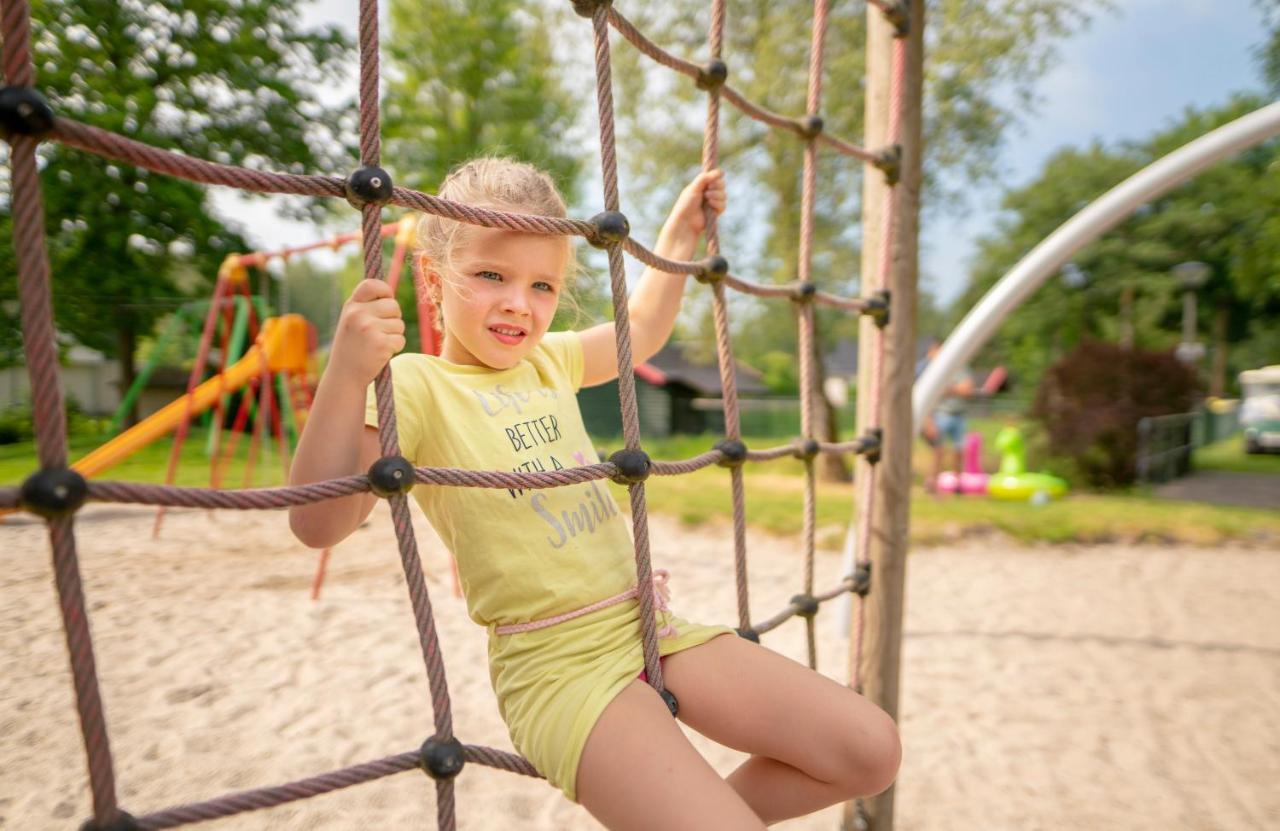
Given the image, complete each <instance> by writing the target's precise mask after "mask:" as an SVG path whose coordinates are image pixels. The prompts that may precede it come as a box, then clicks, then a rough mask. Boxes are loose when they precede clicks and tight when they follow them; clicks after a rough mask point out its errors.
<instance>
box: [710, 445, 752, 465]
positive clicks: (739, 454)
mask: <svg viewBox="0 0 1280 831" xmlns="http://www.w3.org/2000/svg"><path fill="white" fill-rule="evenodd" d="M715 449H716V450H719V451H720V452H721V453H723V454H724V458H723V459H721V460H720V461H718V462H716V464H718V465H720V467H742V463H743V462H745V461H746V460H747V446H746V445H745V444H743V443H742V439H721V440H720V441H718V442H716V447H715Z"/></svg>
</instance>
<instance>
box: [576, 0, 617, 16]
mask: <svg viewBox="0 0 1280 831" xmlns="http://www.w3.org/2000/svg"><path fill="white" fill-rule="evenodd" d="M572 2H573V10H574V11H575V12H577V13H578V15H579V16H581V17H591V16H592V15H594V14H595V13H596V9H598V8H600V7H601V6H604V7H605V8H608V7H609V6H611V5H613V0H572Z"/></svg>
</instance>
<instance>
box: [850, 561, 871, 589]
mask: <svg viewBox="0 0 1280 831" xmlns="http://www.w3.org/2000/svg"><path fill="white" fill-rule="evenodd" d="M848 579H849V591H851V592H853V593H854V594H856V595H857V596H858V597H866V596H867V595H868V594H870V593H871V561H870V560H867V561H865V562H861V563H858V565H857V566H855V567H854V569H853V574H851V575H850V576H849V578H848Z"/></svg>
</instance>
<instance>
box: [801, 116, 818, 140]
mask: <svg viewBox="0 0 1280 831" xmlns="http://www.w3.org/2000/svg"><path fill="white" fill-rule="evenodd" d="M796 123H797V124H799V125H800V135H802V136H804V137H805V138H807V139H815V138H817V137H818V136H820V135H822V128H823V126H824V124H823V122H822V116H820V115H806V116H804V117H803V118H798V119H796Z"/></svg>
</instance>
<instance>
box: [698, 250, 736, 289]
mask: <svg viewBox="0 0 1280 831" xmlns="http://www.w3.org/2000/svg"><path fill="white" fill-rule="evenodd" d="M728 273H729V261H728V260H726V259H725V258H724V257H721V256H720V255H719V254H712V255H711V256H710V257H706V258H704V259H703V260H702V261H701V262H699V263H698V270H697V271H696V272H694V275H693V277H694V279H695V280H697V281H698V282H699V283H702V284H703V285H704V286H709V285H711V284H712V283H718V282H720V281H721V280H723V279H724V278H725V276H726V275H728Z"/></svg>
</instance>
